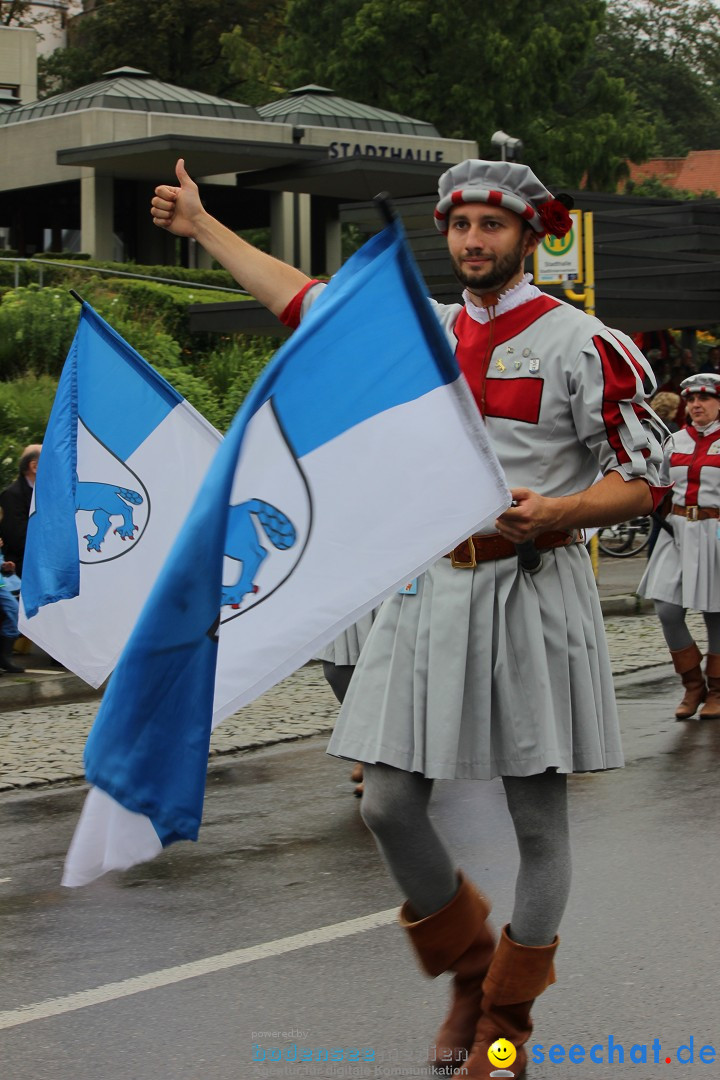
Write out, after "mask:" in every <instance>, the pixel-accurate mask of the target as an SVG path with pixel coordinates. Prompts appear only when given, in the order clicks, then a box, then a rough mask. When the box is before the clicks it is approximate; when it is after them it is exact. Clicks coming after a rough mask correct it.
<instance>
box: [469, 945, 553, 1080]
mask: <svg viewBox="0 0 720 1080" xmlns="http://www.w3.org/2000/svg"><path fill="white" fill-rule="evenodd" d="M508 929H509V927H507V926H506V927H505V928H504V929H503V932H502V934H501V935H500V941H499V942H498V947H497V951H496V953H495V956H494V957H493V960H492V963H491V964H490V970H489V971H488V973H487V978H486V979H485V983H484V985H483V997H482V1003H481V1009H482V1014H481V1016H480V1021H479V1023H478V1026H477V1031H476V1032H475V1042H474V1043H473V1048H472V1052H471V1054H470V1057H469V1058H468V1060H467V1061H466V1062H465V1067H464V1069H463V1073H462V1075H463V1077H465V1076H467V1077H468V1078H470V1080H489V1077H490V1075H491V1073H492V1072H493V1071H494V1070H496V1069H498V1068H507V1069H509V1070H510V1071H511V1072H512V1073H514V1075H515V1080H520V1077H521V1076H524V1075H525V1066H526V1065H527V1052H526V1050H525V1043H526V1042H527V1041H528V1039H529V1038H530V1035H531V1034H532V1029H533V1024H532V1019H531V1017H530V1009H531V1008H532V1006H533V1002H534V1001H535V998H536V997H538V996H539V995H540V994H541V993H542V992H543V990H545V989H546V988H547V987H548V986H551V985H552V983H554V982H555V969H554V966H553V958H554V956H555V951H556V949H557V947H558V938H555V941H554V942H553V943H552V945H542V946H539V947H536V946H530V945H519V944H518V943H517V942H516V941H513V940H512V938H510V937H509V936H508ZM498 1039H507V1041H508V1042H511V1043H512V1045H513V1047H514V1048H515V1050H516V1052H517V1056H516V1057H515V1058H514V1059H513V1060H512V1061H510V1060H509V1059H508V1062H507V1065H505V1064H504V1063H502V1065H501V1064H500V1063H496V1064H491V1063H490V1060H489V1059H488V1050H489V1049H490V1047H491V1046H492V1045H493V1043H494V1042H496V1041H497V1040H498ZM466 1070H467V1071H466Z"/></svg>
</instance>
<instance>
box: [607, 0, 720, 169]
mask: <svg viewBox="0 0 720 1080" xmlns="http://www.w3.org/2000/svg"><path fill="white" fill-rule="evenodd" d="M719 14H720V11H719V10H718V6H717V4H715V3H713V2H711V0H611V2H610V4H609V6H608V16H607V20H606V25H605V29H604V31H603V33H602V34H601V35H600V37H599V39H598V42H597V47H596V50H595V60H596V63H597V65H598V66H601V67H603V68H604V69H605V70H606V71H607V72H608V74H609V75H611V76H616V77H621V78H622V79H623V80H624V82H625V84H626V85H627V86H628V87H629V88H630V89H631V90H632V91H633V92H634V94H635V96H636V99H637V102H638V107H639V109H641V110H643V111H644V112H645V113H646V114H647V115H648V116H649V117H650V118H651V121H652V125H653V127H654V129H655V140H654V145H653V147H652V154H653V155H654V156H662V157H682V156H684V155H685V154H687V153H688V151H689V150H709V149H714V148H716V147H718V146H720V18H718V16H719Z"/></svg>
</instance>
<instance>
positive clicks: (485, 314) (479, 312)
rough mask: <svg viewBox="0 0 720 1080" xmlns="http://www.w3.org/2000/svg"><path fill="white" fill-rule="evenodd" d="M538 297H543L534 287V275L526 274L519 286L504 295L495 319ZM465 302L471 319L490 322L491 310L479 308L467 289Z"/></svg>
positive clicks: (495, 310) (497, 308)
mask: <svg viewBox="0 0 720 1080" xmlns="http://www.w3.org/2000/svg"><path fill="white" fill-rule="evenodd" d="M538 296H542V293H541V292H540V289H538V287H537V286H536V285H533V283H532V274H525V275H524V276H523V278H522V280H521V281H518V283H517V285H513V287H512V289H508V290H507V292H504V293H503V294H502V296H501V297H500V299H499V301H498V304H497V307H496V308H495V309H494V313H495V314H494V317H495V318H497V316H498V315H504V314H505V313H506V312H507V311H512V310H513V308H516V307H519V306H520V304H526V303H527V302H528V300H534V299H535V298H536V297H538ZM463 300H464V301H465V308H466V310H467V313H468V315H469V316H470V318H471V319H474V320H475V322H479V323H487V322H490V314H489V311H490V309H489V308H484V307H478V305H477V304H476V303H475V301H474V300H473V299H472V297H471V295H470V293H469V292H468V290H467V289H466V290H465V292H464V293H463Z"/></svg>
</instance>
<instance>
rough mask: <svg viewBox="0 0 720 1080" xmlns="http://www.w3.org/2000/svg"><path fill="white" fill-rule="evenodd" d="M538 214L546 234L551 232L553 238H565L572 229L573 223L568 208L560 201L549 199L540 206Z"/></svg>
mask: <svg viewBox="0 0 720 1080" xmlns="http://www.w3.org/2000/svg"><path fill="white" fill-rule="evenodd" d="M537 212H538V217H539V218H540V220H541V221H542V223H543V225H544V227H545V232H549V233H550V235H551V236H565V234H566V233H569V232H570V230H571V229H572V224H573V222H572V218H571V217H570V214H569V212H568V208H567V207H566V206H565V204H564V203H561V202H560V200H559V199H548V201H547V202H544V203H542V205H541V206H538V208H537Z"/></svg>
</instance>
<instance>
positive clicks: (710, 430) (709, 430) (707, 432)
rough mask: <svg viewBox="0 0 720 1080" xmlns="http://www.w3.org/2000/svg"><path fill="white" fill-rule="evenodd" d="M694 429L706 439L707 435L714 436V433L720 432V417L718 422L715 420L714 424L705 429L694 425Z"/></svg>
mask: <svg viewBox="0 0 720 1080" xmlns="http://www.w3.org/2000/svg"><path fill="white" fill-rule="evenodd" d="M693 427H694V428H695V430H696V431H697V433H698V435H702V437H703V438H705V436H706V435H712V433H713V431H720V417H718V419H717V420H713V422H712V424H707V425H706V426H705V427H700V426H699V425H698V424H693Z"/></svg>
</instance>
